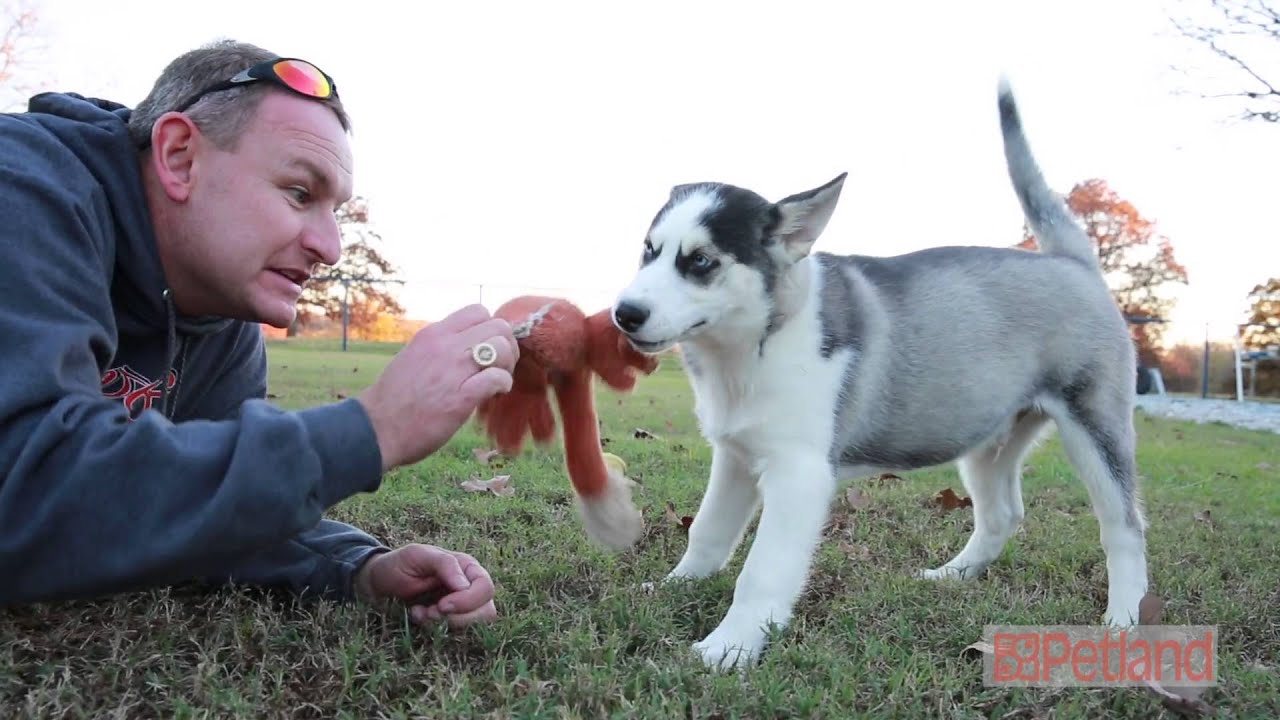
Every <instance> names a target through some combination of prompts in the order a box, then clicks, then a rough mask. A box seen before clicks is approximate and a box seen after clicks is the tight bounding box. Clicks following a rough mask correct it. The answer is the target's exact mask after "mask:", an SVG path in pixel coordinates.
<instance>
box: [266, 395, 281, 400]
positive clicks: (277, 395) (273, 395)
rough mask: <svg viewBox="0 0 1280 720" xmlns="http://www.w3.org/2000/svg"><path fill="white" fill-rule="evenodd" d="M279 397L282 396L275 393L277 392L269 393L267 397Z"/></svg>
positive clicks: (271, 398) (273, 398)
mask: <svg viewBox="0 0 1280 720" xmlns="http://www.w3.org/2000/svg"><path fill="white" fill-rule="evenodd" d="M278 397H280V396H279V395H277V394H275V393H267V399H268V400H275V399H276V398H278Z"/></svg>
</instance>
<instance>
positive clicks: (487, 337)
mask: <svg viewBox="0 0 1280 720" xmlns="http://www.w3.org/2000/svg"><path fill="white" fill-rule="evenodd" d="M482 342H487V343H489V344H490V345H492V346H493V347H494V349H495V350H497V358H496V361H495V362H494V363H493V365H491V366H489V367H482V366H481V365H479V364H478V363H477V362H476V361H475V358H473V357H472V354H471V349H472V348H473V347H474V346H475V345H477V344H479V343H482ZM519 357H520V348H519V346H518V345H517V344H516V339H515V337H513V336H512V333H511V324H510V323H508V322H507V321H506V320H503V319H501V318H495V317H492V316H491V315H490V314H489V311H488V310H486V309H485V308H484V306H483V305H470V306H468V307H465V308H463V309H461V310H459V311H457V312H455V313H453V314H452V315H450V316H448V317H446V318H445V319H443V320H441V321H440V322H438V323H433V324H431V325H428V326H427V327H425V328H423V329H422V330H419V331H418V332H417V334H415V335H414V336H413V338H412V339H411V340H410V341H409V343H408V344H407V345H406V346H405V347H404V349H403V350H401V351H400V352H399V353H398V354H397V355H396V356H395V357H394V358H392V360H391V362H390V363H388V365H387V368H386V369H385V370H384V371H383V372H382V375H381V376H380V377H379V378H378V379H377V380H376V381H375V382H374V383H373V385H371V386H369V387H368V388H366V389H365V390H364V391H363V392H362V393H360V395H359V400H360V402H361V403H362V404H363V405H364V407H365V411H366V412H367V413H368V414H369V419H370V420H371V421H372V423H373V429H374V432H375V433H376V434H377V436H378V449H379V450H381V452H382V468H383V470H390V469H391V468H394V467H398V466H400V465H408V464H412V463H415V462H418V461H419V460H421V459H423V458H424V457H426V456H428V455H430V454H431V453H433V452H435V451H436V450H438V449H439V448H440V447H441V446H442V445H444V444H445V443H447V442H448V441H449V439H450V438H451V437H453V434H454V433H456V432H457V431H458V428H459V427H461V426H462V424H463V423H465V422H466V421H467V418H469V417H471V414H472V413H473V412H475V409H476V406H478V405H479V404H480V403H481V402H483V401H484V400H486V399H488V398H489V397H491V396H493V395H496V394H499V393H505V392H508V391H510V390H511V372H512V370H513V369H514V368H515V364H516V360H518V359H519Z"/></svg>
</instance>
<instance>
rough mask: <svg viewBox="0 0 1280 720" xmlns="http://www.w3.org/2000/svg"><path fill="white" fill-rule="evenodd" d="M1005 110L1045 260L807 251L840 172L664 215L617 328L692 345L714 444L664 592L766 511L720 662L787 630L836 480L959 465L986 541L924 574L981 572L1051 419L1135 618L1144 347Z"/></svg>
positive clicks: (1108, 617) (1003, 88) (677, 194)
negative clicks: (1137, 379) (771, 195)
mask: <svg viewBox="0 0 1280 720" xmlns="http://www.w3.org/2000/svg"><path fill="white" fill-rule="evenodd" d="M997 108H998V110H999V113H998V114H999V118H1000V125H1001V129H1002V132H1003V141H1004V153H1005V159H1006V163H1007V167H1008V172H1009V177H1010V179H1011V181H1012V185H1013V190H1014V192H1015V193H1016V195H1017V197H1018V200H1019V202H1020V205H1021V208H1022V210H1023V212H1024V215H1025V217H1026V219H1027V221H1028V222H1029V224H1030V227H1031V229H1032V231H1033V232H1034V233H1035V236H1036V238H1037V240H1038V244H1039V247H1040V248H1041V251H1040V252H1028V251H1024V250H1019V249H1014V248H990V247H938V248H932V249H927V250H922V251H919V252H912V253H908V254H905V255H898V256H895V257H868V256H861V255H852V256H837V255H833V254H829V253H825V252H814V253H811V252H810V250H811V249H812V247H813V244H814V241H815V240H817V238H818V236H819V235H820V234H821V233H822V231H823V229H824V227H825V226H826V224H827V222H828V220H829V219H830V218H831V215H832V212H833V211H834V210H835V208H836V202H837V199H838V198H839V196H840V190H841V186H842V184H843V182H844V179H845V174H841V175H839V176H837V177H836V178H835V179H833V180H831V181H830V182H828V183H826V184H824V185H821V186H819V187H816V188H813V189H811V190H807V191H804V192H801V193H798V194H795V195H791V196H790V197H786V198H783V199H782V200H780V201H778V202H769V201H767V200H765V199H764V198H762V197H761V196H759V195H757V194H756V193H754V192H752V191H750V190H747V189H743V188H740V187H735V186H732V185H727V184H722V183H710V182H708V183H694V184H687V185H679V186H677V187H675V188H673V190H672V191H671V195H670V198H669V200H668V201H667V203H666V204H665V205H664V206H663V207H662V208H661V209H660V210H659V211H658V213H657V214H656V216H655V217H654V219H653V222H652V224H651V226H650V228H649V231H648V234H647V235H646V237H645V240H644V251H643V256H642V259H641V262H640V268H639V270H638V272H637V274H636V275H635V277H634V279H633V281H632V282H631V283H630V285H629V286H627V287H626V289H624V290H623V291H622V292H621V293H620V295H619V296H618V298H617V300H616V302H615V304H614V306H613V308H612V310H613V318H614V322H615V324H616V325H617V326H618V328H619V329H620V330H621V331H622V332H624V333H625V334H626V336H627V337H628V339H629V341H630V342H631V344H632V345H633V346H634V347H635V348H636V349H638V350H640V351H642V352H645V353H658V352H661V351H664V350H667V349H669V348H671V347H673V346H676V345H678V346H679V351H680V355H681V357H682V359H683V362H684V366H685V369H686V372H687V373H688V376H689V378H690V383H691V385H692V388H693V391H694V394H695V398H696V413H697V417H698V421H699V425H700V428H701V431H702V433H703V435H704V436H705V437H706V439H707V441H708V442H709V443H710V445H711V447H712V448H713V455H712V460H711V472H710V479H709V481H708V485H707V489H706V494H705V497H704V498H703V500H702V504H701V507H700V508H699V509H698V512H697V514H696V516H695V519H694V521H693V525H692V526H691V527H690V528H689V544H688V547H687V549H686V551H685V553H684V556H683V557H682V558H681V560H680V561H679V563H678V564H677V565H676V566H675V568H674V569H673V570H672V571H671V572H670V574H669V575H668V576H667V580H674V579H681V578H700V577H705V576H707V575H709V574H711V573H714V572H716V571H718V570H720V569H721V568H723V567H724V566H725V564H726V562H727V561H728V559H729V557H730V555H731V554H732V553H733V551H734V549H735V548H736V547H737V545H738V544H739V542H740V541H741V540H742V537H743V534H744V531H745V528H746V527H747V525H748V523H749V522H750V520H751V519H752V517H753V516H754V514H755V512H756V510H757V509H761V515H760V522H759V526H758V528H757V533H756V537H755V541H754V543H753V544H752V545H751V548H750V551H749V552H748V554H747V557H746V561H745V564H744V566H743V568H742V572H741V574H740V575H739V576H738V578H737V583H736V586H735V591H734V596H733V602H732V604H731V606H730V608H729V610H728V612H727V614H726V615H725V617H724V618H723V620H722V621H721V622H720V624H719V625H718V626H717V627H716V629H715V630H714V631H713V632H712V633H711V634H710V635H708V636H707V637H706V638H704V639H703V640H702V641H701V642H697V643H695V644H694V646H693V649H694V651H695V652H696V653H698V654H699V655H700V656H701V658H702V659H703V660H704V662H705V663H706V664H707V665H709V666H712V667H717V668H726V667H734V666H739V665H746V664H749V663H753V662H754V661H755V660H756V659H757V658H758V656H759V654H760V652H761V650H762V649H763V647H764V645H765V640H766V633H767V631H768V629H769V626H770V625H775V626H778V627H785V626H786V625H787V623H788V622H789V621H790V618H791V614H792V610H793V606H794V603H795V602H796V600H797V598H798V597H799V596H800V594H801V592H802V591H803V588H804V585H805V582H806V579H807V576H808V573H809V570H810V567H811V560H812V557H813V554H814V551H815V549H816V548H817V546H818V544H819V542H820V541H821V537H822V531H823V527H824V525H825V524H826V522H827V519H828V511H829V506H830V503H831V501H832V498H833V496H834V494H835V492H836V489H837V484H838V483H839V482H841V481H843V480H846V479H851V478H858V477H865V476H868V475H873V474H876V473H880V472H887V471H899V472H901V471H909V470H915V469H918V468H926V467H931V466H936V465H940V464H944V463H951V462H954V463H956V465H957V466H958V469H959V473H960V476H961V478H962V479H963V482H964V486H965V488H966V489H967V490H968V492H969V495H970V496H971V498H972V500H973V512H974V528H973V533H972V535H971V536H970V537H969V539H968V543H967V544H966V545H965V547H964V549H963V550H961V551H960V552H959V554H957V555H956V556H955V557H954V558H952V559H951V560H949V561H947V562H946V563H945V564H943V565H941V566H940V567H936V568H933V569H928V570H921V571H919V572H918V573H917V574H918V575H919V576H920V577H923V578H929V579H942V578H968V577H972V576H974V575H977V574H980V573H981V572H982V571H983V570H984V569H985V568H986V567H987V565H988V564H989V563H991V562H992V561H993V560H995V559H996V558H997V557H998V556H999V555H1000V553H1001V550H1002V548H1003V547H1004V545H1005V543H1006V542H1007V541H1008V540H1009V538H1010V536H1012V535H1013V533H1014V531H1015V530H1016V528H1017V527H1018V525H1019V523H1020V522H1021V521H1022V518H1023V504H1022V491H1021V482H1020V474H1021V467H1022V463H1023V459H1024V457H1026V455H1027V453H1028V451H1030V450H1031V449H1032V447H1033V445H1034V444H1035V443H1036V442H1037V440H1038V439H1039V438H1040V437H1042V436H1043V434H1044V432H1045V431H1046V430H1048V429H1051V428H1047V426H1048V425H1049V424H1050V421H1052V424H1053V425H1054V426H1056V428H1057V430H1058V432H1059V434H1060V437H1061V439H1062V442H1063V445H1064V447H1065V450H1066V452H1067V454H1068V455H1069V457H1070V459H1071V462H1072V465H1073V466H1074V468H1075V470H1076V472H1077V473H1078V475H1079V477H1080V479H1081V480H1082V481H1083V482H1084V484H1085V486H1086V487H1087V488H1088V492H1089V495H1090V497H1091V499H1092V503H1093V509H1094V512H1095V513H1096V515H1097V518H1098V521H1099V524H1100V528H1101V545H1102V550H1103V552H1104V553H1105V555H1106V562H1107V576H1108V602H1107V608H1106V613H1105V616H1104V622H1105V623H1107V624H1110V625H1120V626H1124V625H1130V624H1133V623H1136V622H1137V615H1138V603H1139V601H1140V600H1141V599H1142V597H1143V595H1144V594H1145V593H1146V590H1147V561H1146V542H1145V528H1146V522H1145V520H1144V517H1143V510H1142V507H1141V504H1140V500H1139V496H1138V488H1137V474H1136V469H1135V462H1134V445H1135V435H1134V425H1133V410H1134V388H1133V378H1134V375H1135V368H1134V363H1135V353H1134V347H1133V343H1132V341H1131V339H1130V335H1129V331H1128V328H1127V326H1126V323H1125V320H1124V318H1123V317H1122V315H1121V313H1120V311H1119V309H1118V307H1117V305H1116V303H1115V302H1114V301H1113V300H1112V297H1111V294H1110V293H1109V292H1108V289H1107V285H1106V283H1105V282H1104V280H1103V277H1102V274H1101V272H1100V270H1099V266H1098V263H1097V260H1096V258H1095V256H1094V253H1093V251H1092V249H1091V245H1090V241H1089V238H1088V236H1087V235H1086V234H1085V232H1084V230H1083V229H1082V227H1081V226H1080V224H1079V223H1078V222H1077V220H1076V218H1075V217H1074V216H1073V215H1072V214H1071V212H1070V210H1069V209H1068V208H1067V206H1066V205H1065V204H1064V203H1063V201H1062V200H1061V199H1060V198H1059V197H1058V196H1057V195H1056V194H1054V193H1053V192H1052V191H1051V190H1050V189H1049V187H1048V186H1047V184H1046V183H1045V181H1044V179H1043V177H1042V176H1041V173H1040V170H1039V168H1038V166H1037V164H1036V161H1035V159H1034V158H1033V156H1032V153H1031V150H1030V148H1029V146H1028V143H1027V140H1026V138H1025V136H1024V133H1023V129H1022V123H1021V120H1020V118H1019V113H1018V109H1017V106H1016V105H1015V102H1014V97H1013V94H1012V92H1011V90H1010V88H1009V85H1008V82H1007V80H1006V79H1004V78H1003V77H1002V78H1001V79H1000V82H999V88H998V93H997Z"/></svg>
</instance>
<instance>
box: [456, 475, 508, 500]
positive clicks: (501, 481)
mask: <svg viewBox="0 0 1280 720" xmlns="http://www.w3.org/2000/svg"><path fill="white" fill-rule="evenodd" d="M461 487H462V489H463V490H466V491H467V492H479V493H482V492H491V493H493V494H494V495H501V496H503V497H509V496H511V495H515V494H516V489H515V488H513V487H511V476H510V475H495V476H494V477H492V478H489V479H488V480H481V479H479V478H476V477H472V478H471V479H470V480H466V481H464V482H463V483H462V484H461Z"/></svg>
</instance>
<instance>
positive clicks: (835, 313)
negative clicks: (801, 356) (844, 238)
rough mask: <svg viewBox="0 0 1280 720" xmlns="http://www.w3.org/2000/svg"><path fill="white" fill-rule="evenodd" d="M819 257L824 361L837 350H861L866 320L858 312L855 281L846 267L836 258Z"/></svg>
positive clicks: (820, 312) (820, 254) (817, 254)
mask: <svg viewBox="0 0 1280 720" xmlns="http://www.w3.org/2000/svg"><path fill="white" fill-rule="evenodd" d="M815 255H816V259H817V260H818V261H819V262H820V263H821V267H822V304H821V305H820V306H819V308H818V319H819V321H820V322H821V323H822V345H821V346H820V347H819V350H820V352H821V353H822V357H823V358H829V357H831V355H832V354H833V353H835V352H836V351H837V350H843V349H845V348H854V349H857V348H858V347H859V346H860V344H861V340H862V335H863V332H864V328H863V323H862V319H863V318H862V313H860V312H858V307H857V301H856V299H855V296H854V290H853V281H852V280H850V279H849V274H848V273H847V272H845V264H844V263H842V262H840V260H839V258H837V257H836V256H834V255H828V254H826V253H815Z"/></svg>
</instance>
